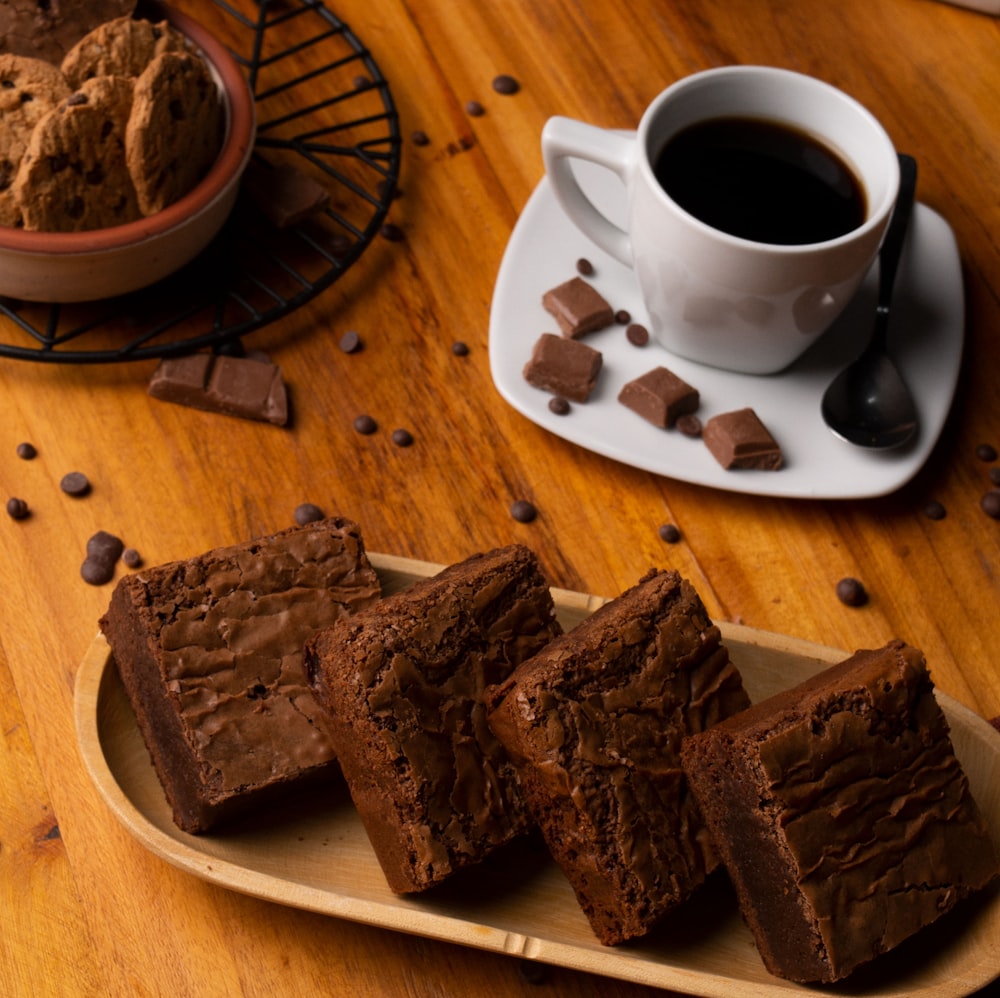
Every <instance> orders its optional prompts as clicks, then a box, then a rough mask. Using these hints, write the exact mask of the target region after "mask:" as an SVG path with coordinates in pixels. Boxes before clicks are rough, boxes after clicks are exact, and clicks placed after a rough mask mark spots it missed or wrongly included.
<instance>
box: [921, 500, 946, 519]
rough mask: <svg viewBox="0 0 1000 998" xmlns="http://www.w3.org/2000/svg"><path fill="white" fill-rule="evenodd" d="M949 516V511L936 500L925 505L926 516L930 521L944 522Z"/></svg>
mask: <svg viewBox="0 0 1000 998" xmlns="http://www.w3.org/2000/svg"><path fill="white" fill-rule="evenodd" d="M947 515H948V511H947V510H946V509H945V508H944V506H943V505H942V504H941V503H939V502H938V501H937V500H935V499H932V500H931V501H930V502H928V503H925V505H924V516H926V517H927V519H928V520H943V519H944V518H945V517H946V516H947Z"/></svg>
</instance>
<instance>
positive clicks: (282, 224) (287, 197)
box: [243, 161, 330, 229]
mask: <svg viewBox="0 0 1000 998" xmlns="http://www.w3.org/2000/svg"><path fill="white" fill-rule="evenodd" d="M243 189H244V190H245V191H246V192H247V194H248V196H249V197H250V199H251V200H252V201H253V203H254V204H255V205H256V207H257V208H258V209H259V210H260V211H261V212H263V214H264V215H265V216H267V218H268V220H269V221H270V222H271V224H272V225H274V226H275V227H276V228H278V229H288V228H291V227H292V226H293V225H298V224H299V223H300V222H303V221H305V219H307V218H309V217H310V216H311V215H316V214H318V213H319V212H321V211H323V209H324V208H326V206H327V205H328V204H329V203H330V192H329V191H328V190H327V189H326V188H325V187H324V186H323V185H322V184H320V183H319V182H318V181H317V180H315V179H314V178H313V177H311V176H309V175H308V174H306V173H303V172H302V171H301V170H299V169H297V168H296V167H294V166H292V165H291V164H290V163H281V164H279V165H278V166H275V167H273V168H272V167H268V166H266V165H264V164H263V163H259V162H257V161H251V163H250V166H249V167H248V168H247V171H246V173H245V174H244V177H243Z"/></svg>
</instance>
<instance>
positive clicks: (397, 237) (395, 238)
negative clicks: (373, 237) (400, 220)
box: [379, 222, 405, 243]
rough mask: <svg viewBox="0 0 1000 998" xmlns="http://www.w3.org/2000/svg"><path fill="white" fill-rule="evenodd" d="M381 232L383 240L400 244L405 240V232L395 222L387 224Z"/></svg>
mask: <svg viewBox="0 0 1000 998" xmlns="http://www.w3.org/2000/svg"><path fill="white" fill-rule="evenodd" d="M379 231H380V232H381V233H382V238H383V239H386V240H388V241H389V242H390V243H400V242H402V241H403V239H404V238H405V236H404V235H403V230H402V229H401V228H400V227H399V226H398V225H395V224H394V223H393V222H386V223H385V224H384V225H383V226H382V228H381V229H380V230H379Z"/></svg>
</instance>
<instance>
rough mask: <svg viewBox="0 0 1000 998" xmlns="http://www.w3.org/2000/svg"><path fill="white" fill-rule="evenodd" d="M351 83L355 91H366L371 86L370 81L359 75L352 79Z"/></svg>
mask: <svg viewBox="0 0 1000 998" xmlns="http://www.w3.org/2000/svg"><path fill="white" fill-rule="evenodd" d="M353 82H354V89H355V90H367V89H368V88H369V87H370V86H373V84H372V81H371V79H370V78H369V77H367V76H364V75H363V74H361V73H359V74H358V75H357V76H355V77H354V81H353Z"/></svg>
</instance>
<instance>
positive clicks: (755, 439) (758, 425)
mask: <svg viewBox="0 0 1000 998" xmlns="http://www.w3.org/2000/svg"><path fill="white" fill-rule="evenodd" d="M702 438H703V439H704V441H705V445H706V446H707V447H708V449H709V450H710V451H711V452H712V456H713V457H714V458H715V459H716V461H718V462H719V464H721V465H722V467H723V468H725V469H727V470H729V469H731V468H756V469H759V470H761V471H777V470H778V469H779V468H780V467H781V466H782V464H783V458H782V454H781V447H780V446H779V445H778V443H777V441H776V440H775V439H774V437H772V436H771V434H770V433H769V432H768V429H767V427H766V426H765V425H764V424H763V423H762V422H761V421H760V418H759V417H758V415H757V413H755V412H754V411H753V409H750V408H746V409H737V410H735V411H734V412H725V413H722V414H720V415H718V416H713V417H712V418H711V419H710V420H709V421H708V422H707V423H706V424H705V428H704V430H703V431H702Z"/></svg>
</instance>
